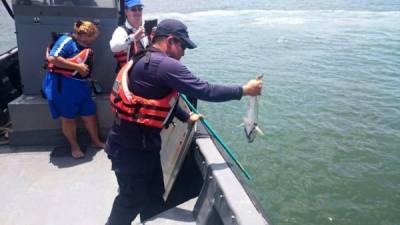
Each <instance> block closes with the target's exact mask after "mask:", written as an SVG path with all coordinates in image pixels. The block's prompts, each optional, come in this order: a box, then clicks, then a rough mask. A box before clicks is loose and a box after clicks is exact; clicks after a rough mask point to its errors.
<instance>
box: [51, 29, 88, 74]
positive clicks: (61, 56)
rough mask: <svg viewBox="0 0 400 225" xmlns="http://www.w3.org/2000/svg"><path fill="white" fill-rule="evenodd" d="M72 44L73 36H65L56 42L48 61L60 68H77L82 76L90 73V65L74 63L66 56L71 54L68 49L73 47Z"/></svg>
mask: <svg viewBox="0 0 400 225" xmlns="http://www.w3.org/2000/svg"><path fill="white" fill-rule="evenodd" d="M72 45H73V40H72V38H71V37H68V36H64V37H63V38H61V39H60V40H58V41H57V42H56V43H55V44H54V46H53V48H52V49H51V51H50V54H49V57H48V58H47V61H48V62H49V63H52V64H54V65H55V66H57V67H60V68H64V69H71V70H77V71H78V72H79V73H80V74H81V75H82V76H86V75H88V74H89V67H88V66H87V65H86V64H84V63H82V64H79V63H74V62H71V61H69V60H67V59H66V56H68V55H70V54H71V53H70V52H69V51H68V49H71V48H72Z"/></svg>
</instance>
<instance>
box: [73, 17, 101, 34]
mask: <svg viewBox="0 0 400 225" xmlns="http://www.w3.org/2000/svg"><path fill="white" fill-rule="evenodd" d="M74 33H75V34H77V35H81V34H86V35H88V36H97V35H98V34H99V29H98V28H97V26H96V25H95V24H94V23H92V22H90V21H84V20H78V21H76V22H75V24H74Z"/></svg>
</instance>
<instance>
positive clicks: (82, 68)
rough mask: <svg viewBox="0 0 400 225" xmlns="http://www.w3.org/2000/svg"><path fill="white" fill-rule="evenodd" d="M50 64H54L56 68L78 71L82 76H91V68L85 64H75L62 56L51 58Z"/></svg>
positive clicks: (49, 59)
mask: <svg viewBox="0 0 400 225" xmlns="http://www.w3.org/2000/svg"><path fill="white" fill-rule="evenodd" d="M47 60H48V61H49V62H50V63H53V64H54V65H55V66H57V67H60V68H64V69H71V70H77V71H78V73H79V74H81V75H82V76H87V75H88V74H89V67H88V65H86V64H84V63H74V62H71V61H69V60H66V59H65V58H63V57H61V56H49V58H48V59H47Z"/></svg>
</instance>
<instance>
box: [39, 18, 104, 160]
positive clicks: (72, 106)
mask: <svg viewBox="0 0 400 225" xmlns="http://www.w3.org/2000/svg"><path fill="white" fill-rule="evenodd" d="M98 34H99V30H98V28H97V27H96V25H94V24H93V23H92V22H88V21H80V20H79V21H77V22H76V23H75V24H74V33H73V34H72V35H62V36H60V37H59V38H57V40H55V42H54V44H52V46H51V47H50V48H49V49H48V52H47V59H46V60H47V69H48V71H47V73H46V76H45V78H44V81H43V87H42V90H43V93H44V95H45V97H46V98H47V100H48V104H49V107H50V112H51V115H52V117H53V118H54V119H57V118H61V127H62V131H63V133H64V135H65V137H66V138H67V140H68V142H69V144H70V145H71V153H72V157H73V158H82V157H84V153H83V152H82V150H81V148H80V147H79V145H78V142H77V136H76V117H77V116H80V117H81V118H82V120H83V122H84V125H85V127H86V129H87V130H88V132H89V135H90V138H91V141H92V146H93V147H98V148H104V143H103V142H102V141H101V140H100V138H99V134H98V128H97V118H96V105H95V103H94V101H93V99H92V97H91V85H90V80H89V79H88V78H89V77H90V72H91V71H90V69H91V64H92V54H93V51H92V49H90V48H89V46H90V45H91V44H92V43H93V42H94V41H95V40H96V38H97V36H98Z"/></svg>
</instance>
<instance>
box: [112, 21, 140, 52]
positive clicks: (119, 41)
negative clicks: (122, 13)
mask: <svg viewBox="0 0 400 225" xmlns="http://www.w3.org/2000/svg"><path fill="white" fill-rule="evenodd" d="M143 37H144V28H143V27H139V29H137V30H136V31H135V32H134V33H132V34H130V35H128V33H126V31H125V29H124V28H122V27H117V29H115V31H114V33H113V35H112V37H111V40H110V42H109V44H110V48H111V51H112V52H114V53H117V52H121V51H127V50H128V45H129V42H132V43H138V42H140V40H141V39H142V38H143Z"/></svg>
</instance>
